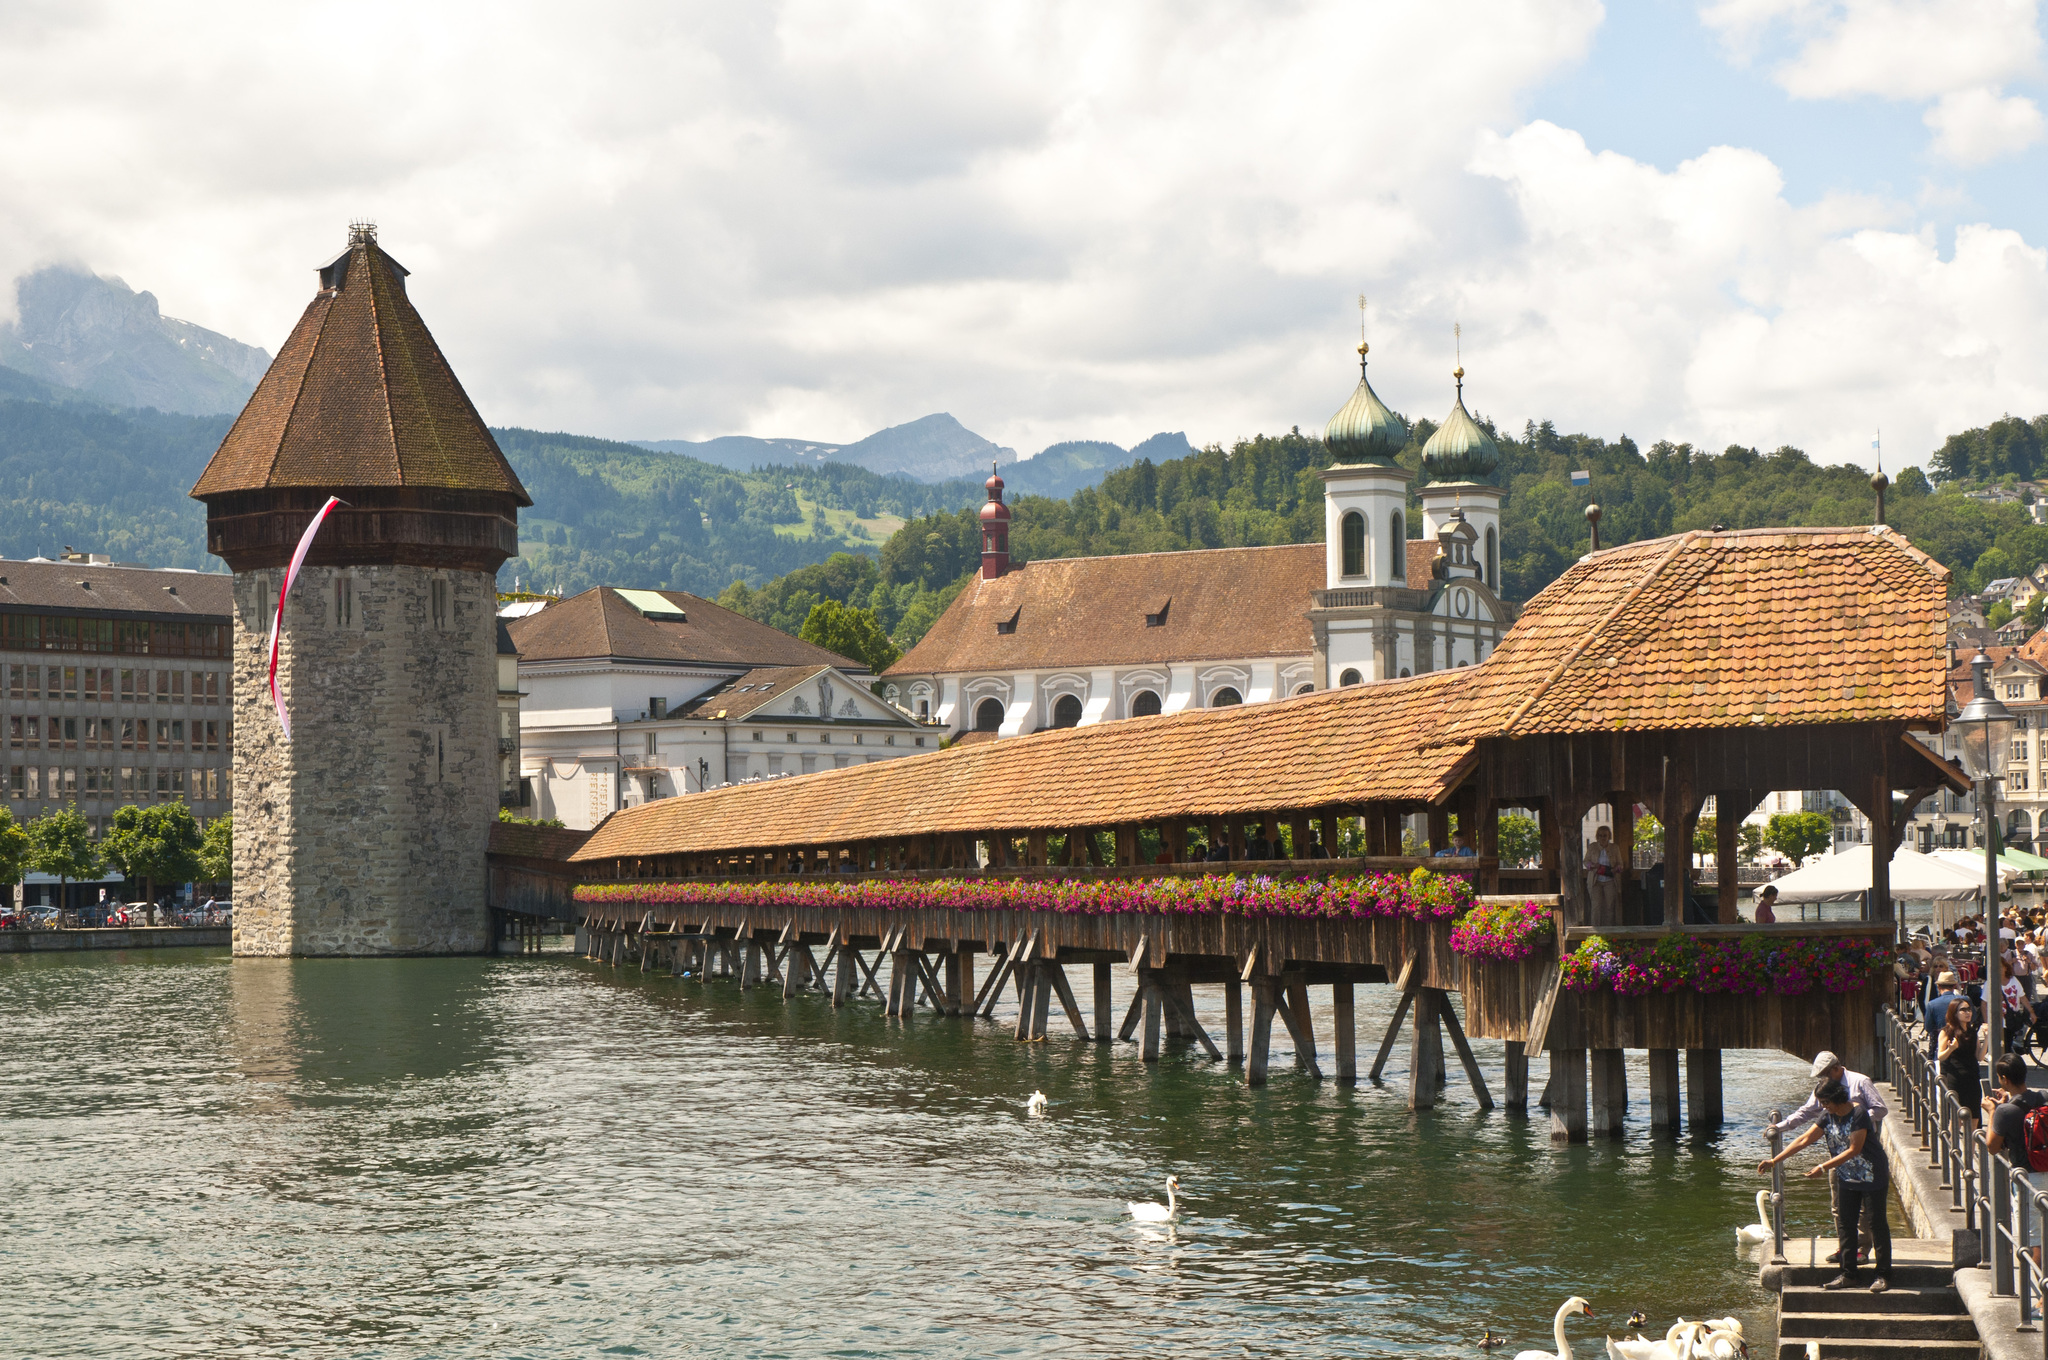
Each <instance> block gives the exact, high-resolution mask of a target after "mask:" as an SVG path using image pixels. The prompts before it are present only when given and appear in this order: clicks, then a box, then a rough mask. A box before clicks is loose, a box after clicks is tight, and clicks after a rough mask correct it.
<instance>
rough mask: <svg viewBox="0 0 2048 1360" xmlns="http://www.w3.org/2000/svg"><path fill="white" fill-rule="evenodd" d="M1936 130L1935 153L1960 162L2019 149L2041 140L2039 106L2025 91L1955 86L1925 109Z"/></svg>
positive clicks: (1992, 157)
mask: <svg viewBox="0 0 2048 1360" xmlns="http://www.w3.org/2000/svg"><path fill="white" fill-rule="evenodd" d="M1925 119H1926V123H1927V126H1928V127H1930V128H1932V129H1933V130H1934V150H1935V154H1937V155H1939V156H1940V157H1941V158H1942V159H1944V160H1948V161H1953V162H1955V163H1956V164H1957V165H1982V164H1983V163H1984V162H1986V161H1995V160H1999V159H2001V158H2003V157H2005V156H2012V155H2017V154H2018V153H2019V152H2022V151H2025V150H2026V149H2027V148H2028V147H2030V146H2032V145H2033V144H2034V143H2036V142H2038V141H2040V140H2041V138H2042V135H2043V133H2044V132H2048V128H2044V127H2043V124H2042V119H2041V110H2040V108H2039V107H2038V106H2037V105H2036V104H2035V103H2034V101H2033V100H2031V99H2028V98H2026V97H2024V96H2022V95H2006V94H2001V93H1999V92H1998V91H1997V90H1986V89H1972V90H1953V91H1951V92H1949V93H1948V94H1945V95H1943V96H1942V97H1941V98H1940V99H1939V100H1937V101H1936V102H1935V105H1934V107H1933V108H1930V109H1929V110H1927V113H1926V115H1925Z"/></svg>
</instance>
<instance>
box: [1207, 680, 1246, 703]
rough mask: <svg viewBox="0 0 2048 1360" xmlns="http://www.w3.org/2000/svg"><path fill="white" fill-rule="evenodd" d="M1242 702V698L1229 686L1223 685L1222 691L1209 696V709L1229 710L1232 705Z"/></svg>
mask: <svg viewBox="0 0 2048 1360" xmlns="http://www.w3.org/2000/svg"><path fill="white" fill-rule="evenodd" d="M1243 702H1244V696H1243V695H1242V694H1239V693H1238V692H1237V691H1236V690H1234V689H1232V688H1231V687H1230V686H1229V685H1225V686H1224V687H1223V688H1222V689H1219V690H1217V691H1216V692H1215V693H1214V694H1212V695H1210V696H1209V707H1211V708H1229V707H1230V706H1231V705H1232V704H1241V703H1243Z"/></svg>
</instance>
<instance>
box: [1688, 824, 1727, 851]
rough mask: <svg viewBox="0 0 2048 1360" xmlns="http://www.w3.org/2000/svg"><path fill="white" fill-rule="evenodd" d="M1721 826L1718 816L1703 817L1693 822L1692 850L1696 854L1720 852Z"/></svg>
mask: <svg viewBox="0 0 2048 1360" xmlns="http://www.w3.org/2000/svg"><path fill="white" fill-rule="evenodd" d="M1720 826H1721V819H1720V818H1718V817H1702V818H1700V819H1699V820H1698V821H1696V822H1694V823H1693V824H1692V852H1693V853H1694V854H1695V855H1712V854H1718V853H1719V852H1720Z"/></svg>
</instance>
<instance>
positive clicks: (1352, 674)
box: [1337, 669, 1365, 685]
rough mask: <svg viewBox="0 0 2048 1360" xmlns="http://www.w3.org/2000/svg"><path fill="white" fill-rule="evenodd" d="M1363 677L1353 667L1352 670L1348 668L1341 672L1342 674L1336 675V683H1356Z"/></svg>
mask: <svg viewBox="0 0 2048 1360" xmlns="http://www.w3.org/2000/svg"><path fill="white" fill-rule="evenodd" d="M1364 679H1365V677H1364V676H1362V675H1360V674H1359V673H1358V672H1357V671H1356V670H1355V669H1354V670H1348V671H1345V672H1344V673H1343V674H1342V675H1340V676H1338V677H1337V683H1338V684H1340V685H1356V684H1359V683H1360V682H1362V681H1363V680H1364Z"/></svg>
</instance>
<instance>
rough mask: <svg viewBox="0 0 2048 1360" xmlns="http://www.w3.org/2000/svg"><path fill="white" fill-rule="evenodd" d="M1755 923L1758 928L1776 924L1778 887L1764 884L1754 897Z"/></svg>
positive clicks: (1773, 884)
mask: <svg viewBox="0 0 2048 1360" xmlns="http://www.w3.org/2000/svg"><path fill="white" fill-rule="evenodd" d="M1756 923H1757V924H1758V925H1760V926H1774V925H1776V924H1778V885H1777V884H1775V883H1766V884H1765V885H1764V889H1763V891H1762V892H1760V893H1758V894H1757V895H1756Z"/></svg>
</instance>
